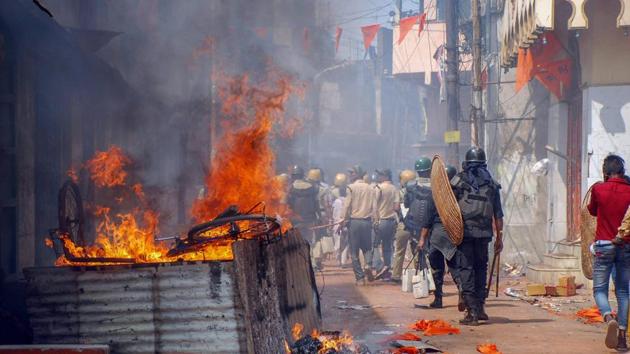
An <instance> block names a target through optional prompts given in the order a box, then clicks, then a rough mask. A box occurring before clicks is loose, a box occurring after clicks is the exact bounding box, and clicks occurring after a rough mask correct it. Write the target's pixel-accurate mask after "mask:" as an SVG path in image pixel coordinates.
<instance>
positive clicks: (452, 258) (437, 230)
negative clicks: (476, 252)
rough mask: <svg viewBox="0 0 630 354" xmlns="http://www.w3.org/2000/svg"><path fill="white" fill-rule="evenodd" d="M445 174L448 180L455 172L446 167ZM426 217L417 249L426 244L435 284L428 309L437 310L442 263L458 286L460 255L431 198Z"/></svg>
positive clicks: (440, 296) (442, 272)
mask: <svg viewBox="0 0 630 354" xmlns="http://www.w3.org/2000/svg"><path fill="white" fill-rule="evenodd" d="M446 173H447V175H448V177H449V180H450V179H451V178H453V177H455V175H456V174H457V170H456V169H455V167H453V166H448V167H447V168H446ZM428 215H429V216H428V218H427V221H426V223H425V224H424V227H423V229H422V232H421V234H420V242H419V243H418V248H419V249H422V248H424V247H425V246H426V245H427V243H428V249H429V264H430V266H431V275H433V282H434V284H435V291H434V293H433V295H434V300H433V302H431V303H430V304H429V308H435V309H438V308H442V296H443V294H444V293H443V286H444V273H445V272H446V267H445V265H444V263H445V261H446V264H448V269H449V272H450V273H451V276H452V277H453V280H455V283H456V284H459V281H458V280H457V268H458V259H460V258H461V253H458V252H457V247H456V246H455V245H454V244H453V243H452V242H451V240H450V238H449V236H448V234H447V232H446V229H445V228H444V225H443V224H442V220H441V219H440V216H439V215H438V213H437V210H436V208H435V201H434V200H433V198H431V199H430V201H429V206H428ZM427 241H428V242H427Z"/></svg>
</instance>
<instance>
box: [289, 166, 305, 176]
mask: <svg viewBox="0 0 630 354" xmlns="http://www.w3.org/2000/svg"><path fill="white" fill-rule="evenodd" d="M291 177H293V179H298V178H303V177H304V169H302V167H300V166H298V165H294V166H293V167H291Z"/></svg>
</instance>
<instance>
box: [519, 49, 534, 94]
mask: <svg viewBox="0 0 630 354" xmlns="http://www.w3.org/2000/svg"><path fill="white" fill-rule="evenodd" d="M533 69H534V58H533V56H532V52H531V50H525V49H523V48H520V49H519V50H518V61H517V63H516V84H515V85H514V86H515V87H514V91H515V92H519V91H520V90H521V89H522V88H523V86H525V85H527V83H528V82H529V80H531V79H532V75H533Z"/></svg>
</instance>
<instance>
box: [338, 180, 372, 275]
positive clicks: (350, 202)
mask: <svg viewBox="0 0 630 354" xmlns="http://www.w3.org/2000/svg"><path fill="white" fill-rule="evenodd" d="M375 194H376V192H375V190H374V188H372V187H371V186H370V185H369V184H367V183H365V182H364V181H363V180H357V181H355V182H354V183H352V184H350V185H349V186H348V191H347V195H346V199H345V200H344V209H343V215H344V219H345V220H348V221H349V225H348V231H349V243H350V254H351V257H352V268H353V270H354V276H355V278H356V279H357V281H359V280H362V279H364V278H365V273H364V272H363V268H362V267H361V261H360V259H359V251H362V252H363V257H364V258H365V263H366V264H365V267H366V268H370V269H371V268H372V220H374V218H375V207H376V195H375Z"/></svg>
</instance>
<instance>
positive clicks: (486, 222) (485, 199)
mask: <svg viewBox="0 0 630 354" xmlns="http://www.w3.org/2000/svg"><path fill="white" fill-rule="evenodd" d="M451 184H452V185H453V190H454V192H455V196H456V198H457V201H458V204H459V207H460V209H461V211H462V218H463V220H464V239H463V241H462V243H461V244H460V245H459V246H458V250H459V251H461V253H462V255H463V257H462V259H461V263H460V264H459V269H458V273H459V274H458V277H459V280H460V286H461V291H462V296H463V298H464V301H465V302H466V307H467V308H468V313H467V314H466V317H464V319H462V320H460V323H461V324H464V325H471V326H476V325H478V324H479V321H487V320H488V315H487V314H486V312H485V309H484V304H485V299H486V292H487V290H486V278H487V273H488V244H489V243H490V241H491V240H492V236H493V232H496V240H495V243H494V252H495V253H497V252H501V250H502V249H503V209H502V207H501V195H500V193H499V190H500V189H501V186H500V185H499V184H498V183H497V182H495V181H494V180H493V179H492V176H491V175H490V172H489V171H488V166H487V163H486V153H485V152H484V151H483V149H481V148H477V147H473V148H471V149H470V150H468V151H467V152H466V158H465V161H464V162H463V163H462V171H461V172H460V173H458V174H457V175H456V176H455V177H454V178H453V179H452V180H451ZM493 223H494V228H495V230H493Z"/></svg>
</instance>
